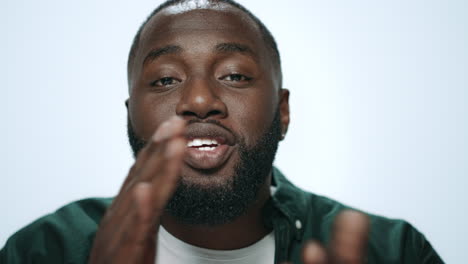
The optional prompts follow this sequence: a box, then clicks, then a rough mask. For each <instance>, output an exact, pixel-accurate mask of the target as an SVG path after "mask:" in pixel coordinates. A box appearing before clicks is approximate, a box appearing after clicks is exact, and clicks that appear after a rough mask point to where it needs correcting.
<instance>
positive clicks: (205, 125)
mask: <svg viewBox="0 0 468 264" xmlns="http://www.w3.org/2000/svg"><path fill="white" fill-rule="evenodd" d="M186 136H187V137H188V138H191V137H203V136H214V137H222V138H224V139H225V140H226V141H227V142H228V143H229V144H234V143H235V142H238V141H239V139H240V136H239V135H238V134H237V133H235V132H234V131H233V130H232V129H230V128H229V127H227V126H225V125H224V124H223V123H221V122H220V121H218V120H216V119H198V118H193V119H189V120H187V131H186Z"/></svg>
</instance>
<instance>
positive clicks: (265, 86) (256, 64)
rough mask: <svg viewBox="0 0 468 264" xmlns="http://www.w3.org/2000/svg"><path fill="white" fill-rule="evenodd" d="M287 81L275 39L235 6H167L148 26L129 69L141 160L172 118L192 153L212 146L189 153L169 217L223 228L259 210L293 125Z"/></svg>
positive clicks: (205, 2) (132, 134)
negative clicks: (182, 125)
mask: <svg viewBox="0 0 468 264" xmlns="http://www.w3.org/2000/svg"><path fill="white" fill-rule="evenodd" d="M281 78H282V77H281V66H280V59H279V53H278V50H277V48H276V43H275V41H274V39H273V37H272V36H271V34H270V33H269V31H268V30H267V29H266V27H265V26H264V25H263V24H262V23H261V22H260V21H259V20H258V19H257V18H255V17H254V16H253V15H252V14H251V13H250V12H248V11H247V10H246V9H245V8H243V7H241V6H239V5H238V4H236V3H234V2H232V1H230V0H218V1H215V0H179V1H168V2H166V3H164V4H162V5H161V6H160V7H158V8H157V9H156V10H155V11H154V12H153V13H152V14H151V15H150V16H149V18H148V19H147V21H146V22H145V23H144V24H143V25H142V27H141V28H140V30H139V31H138V33H137V35H136V37H135V40H134V42H133V45H132V48H131V51H130V55H129V62H128V83H129V94H130V97H129V99H128V101H127V107H128V132H129V138H130V143H131V146H132V149H133V151H134V154H135V155H136V154H137V153H138V151H139V150H140V149H141V148H142V147H143V146H144V144H145V143H146V141H147V140H148V139H149V138H150V137H151V135H152V134H153V133H154V131H155V130H156V129H157V128H158V126H159V125H160V124H161V123H162V122H164V121H165V120H167V119H168V118H170V117H171V116H173V115H178V116H179V117H181V118H183V119H185V120H186V121H187V122H188V126H187V138H188V140H189V143H190V144H191V145H192V144H195V145H197V144H200V140H202V141H203V142H213V145H212V146H209V148H208V149H207V148H206V147H205V146H204V147H202V148H194V147H193V146H191V147H187V155H186V158H185V159H184V163H183V167H182V169H181V174H182V175H181V181H180V184H179V187H178V189H177V190H176V192H175V194H174V197H173V198H172V199H171V200H170V202H169V204H168V206H167V210H168V212H169V213H170V214H172V215H173V216H175V217H176V218H177V219H179V220H180V221H182V222H187V223H192V224H204V225H216V224H222V223H225V222H228V221H231V220H233V219H235V218H236V217H238V216H240V215H241V214H243V213H244V212H245V211H246V210H247V209H248V207H249V205H251V204H252V203H254V202H255V201H256V199H257V195H258V192H259V190H260V189H261V188H265V183H266V182H268V181H267V179H268V178H269V177H270V174H271V169H272V163H273V160H274V156H275V153H276V149H277V146H278V142H279V140H281V138H282V137H284V134H285V133H286V131H287V128H288V125H289V102H288V99H289V92H288V91H287V90H285V89H282V88H281ZM206 144H208V143H206ZM208 145H210V144H208ZM197 146H198V145H197ZM204 151H205V152H204ZM266 188H268V186H266Z"/></svg>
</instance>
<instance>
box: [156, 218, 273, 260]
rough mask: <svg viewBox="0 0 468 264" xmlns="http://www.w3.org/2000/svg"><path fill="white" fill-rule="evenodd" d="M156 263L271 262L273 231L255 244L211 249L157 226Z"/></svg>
mask: <svg viewBox="0 0 468 264" xmlns="http://www.w3.org/2000/svg"><path fill="white" fill-rule="evenodd" d="M156 252H157V253H156V254H157V256H156V263H158V264H215V263H216V264H219V263H229V264H248V263H252V264H273V263H274V258H275V235H274V233H273V231H272V232H271V233H270V234H268V235H266V236H265V237H264V238H262V239H261V240H259V241H258V242H256V243H255V244H253V245H251V246H248V247H245V248H241V249H235V250H213V249H206V248H200V247H196V246H192V245H190V244H187V243H185V242H183V241H182V240H180V239H178V238H176V237H175V236H173V235H171V234H170V233H169V232H167V230H166V229H164V227H163V226H160V227H159V233H158V246H157V251H156Z"/></svg>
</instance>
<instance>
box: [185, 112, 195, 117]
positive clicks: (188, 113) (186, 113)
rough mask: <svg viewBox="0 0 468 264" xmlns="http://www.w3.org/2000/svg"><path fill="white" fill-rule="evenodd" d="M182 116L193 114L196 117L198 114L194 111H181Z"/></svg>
mask: <svg viewBox="0 0 468 264" xmlns="http://www.w3.org/2000/svg"><path fill="white" fill-rule="evenodd" d="M182 116H190V117H193V116H195V117H198V115H197V114H196V113H194V112H191V111H184V112H183V113H182Z"/></svg>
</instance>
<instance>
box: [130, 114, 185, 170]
mask: <svg viewBox="0 0 468 264" xmlns="http://www.w3.org/2000/svg"><path fill="white" fill-rule="evenodd" d="M184 131H185V121H184V120H183V119H181V118H179V117H177V116H174V117H172V118H170V119H169V120H167V121H165V122H163V123H162V124H161V125H160V126H159V127H158V129H156V131H155V132H154V134H153V136H152V137H151V138H150V140H148V142H147V145H146V146H145V148H143V149H142V150H141V151H140V154H139V155H138V158H137V160H136V161H135V172H136V173H138V170H139V169H140V168H141V167H142V166H143V165H144V164H145V163H146V160H147V159H148V158H149V157H150V156H151V155H152V154H153V153H154V151H155V149H157V147H158V145H159V144H160V143H161V142H164V141H166V140H169V139H170V138H174V137H179V136H182V135H183V133H184Z"/></svg>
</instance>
